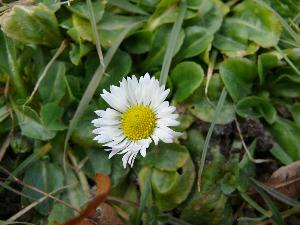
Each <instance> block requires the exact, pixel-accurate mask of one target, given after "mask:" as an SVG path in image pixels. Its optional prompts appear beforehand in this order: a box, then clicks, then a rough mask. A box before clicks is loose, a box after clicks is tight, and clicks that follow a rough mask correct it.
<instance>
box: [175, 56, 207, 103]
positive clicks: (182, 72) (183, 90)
mask: <svg viewBox="0 0 300 225" xmlns="http://www.w3.org/2000/svg"><path fill="white" fill-rule="evenodd" d="M203 76H204V72H203V69H202V67H201V66H200V65H199V64H197V63H194V62H182V63H180V64H178V65H177V66H176V67H175V68H174V69H173V71H172V73H171V78H172V80H173V81H174V85H175V88H176V92H175V94H174V100H175V101H176V102H178V103H180V102H182V101H184V100H185V99H187V98H188V97H189V96H191V95H192V94H193V92H194V91H195V90H196V89H197V88H198V87H199V86H200V84H201V82H202V80H203Z"/></svg>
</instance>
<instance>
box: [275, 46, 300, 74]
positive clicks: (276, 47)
mask: <svg viewBox="0 0 300 225" xmlns="http://www.w3.org/2000/svg"><path fill="white" fill-rule="evenodd" d="M275 49H276V50H277V51H278V52H279V53H280V54H281V55H282V57H283V58H284V60H285V61H286V62H287V63H288V64H289V65H290V67H292V69H293V70H294V71H295V73H296V74H297V75H299V76H300V71H299V70H298V68H297V67H296V66H295V65H294V63H293V62H292V61H291V60H290V59H289V58H288V57H287V56H286V54H285V53H284V52H283V51H282V50H281V48H279V46H275Z"/></svg>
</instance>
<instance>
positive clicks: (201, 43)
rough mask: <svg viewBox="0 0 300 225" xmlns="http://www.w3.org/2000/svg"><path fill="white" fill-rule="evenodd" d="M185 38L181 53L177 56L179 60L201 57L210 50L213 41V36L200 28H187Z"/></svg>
mask: <svg viewBox="0 0 300 225" xmlns="http://www.w3.org/2000/svg"><path fill="white" fill-rule="evenodd" d="M185 36H186V37H185V39H184V42H183V44H182V47H181V51H180V52H179V53H178V54H177V56H176V57H177V59H186V58H190V57H194V56H197V55H199V54H200V53H202V52H203V51H204V50H205V49H207V48H208V46H209V45H210V43H211V42H212V40H213V34H212V33H210V32H209V30H207V29H205V28H202V27H199V26H190V27H187V28H186V30H185Z"/></svg>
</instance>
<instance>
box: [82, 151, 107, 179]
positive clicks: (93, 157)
mask: <svg viewBox="0 0 300 225" xmlns="http://www.w3.org/2000/svg"><path fill="white" fill-rule="evenodd" d="M85 152H86V155H87V157H88V161H87V162H86V163H85V165H84V167H83V169H84V171H85V173H86V174H87V175H88V176H89V177H90V178H93V177H95V175H96V173H101V174H104V175H109V174H110V173H111V167H112V166H111V160H110V159H108V154H107V152H105V151H104V150H103V149H100V148H99V149H86V150H85Z"/></svg>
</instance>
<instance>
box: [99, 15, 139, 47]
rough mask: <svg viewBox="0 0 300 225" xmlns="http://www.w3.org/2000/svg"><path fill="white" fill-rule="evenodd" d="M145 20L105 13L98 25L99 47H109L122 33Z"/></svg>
mask: <svg viewBox="0 0 300 225" xmlns="http://www.w3.org/2000/svg"><path fill="white" fill-rule="evenodd" d="M144 19H145V18H144V17H142V16H124V15H118V14H114V13H105V14H104V16H103V19H102V20H101V21H100V23H99V24H98V26H97V27H98V32H99V37H100V41H101V45H103V46H104V47H110V46H112V44H113V43H114V42H116V40H117V39H118V37H119V36H120V35H121V33H122V32H123V31H125V30H126V29H128V27H130V26H133V25H134V24H137V23H141V22H142V21H143V20H144Z"/></svg>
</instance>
